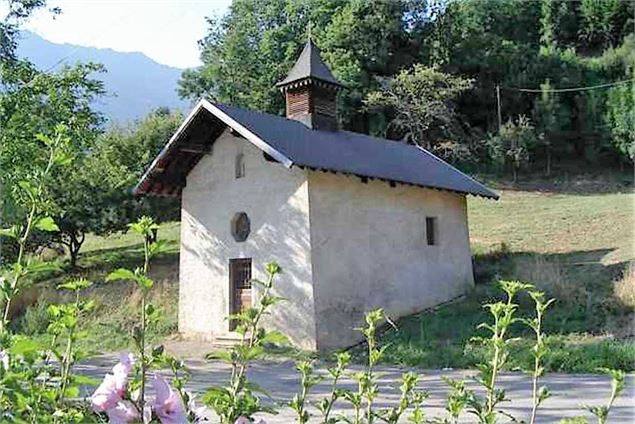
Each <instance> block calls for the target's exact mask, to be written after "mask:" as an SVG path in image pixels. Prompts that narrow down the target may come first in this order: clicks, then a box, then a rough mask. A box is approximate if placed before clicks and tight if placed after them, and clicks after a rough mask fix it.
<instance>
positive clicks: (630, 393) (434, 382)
mask: <svg viewBox="0 0 635 424" xmlns="http://www.w3.org/2000/svg"><path fill="white" fill-rule="evenodd" d="M115 362H116V358H115V357H114V356H102V357H97V358H95V359H92V360H91V361H90V362H89V363H87V364H83V365H80V366H78V369H77V371H79V372H82V373H86V374H89V375H92V376H99V377H100V376H102V375H103V374H104V373H105V372H108V371H109V369H110V368H111V367H112V366H113V365H114V363H115ZM186 363H187V365H188V366H189V367H190V369H191V370H192V380H191V381H190V384H189V388H190V389H191V390H192V391H193V392H195V393H201V392H204V391H205V389H206V388H207V387H209V386H210V385H220V384H224V383H225V382H226V381H227V378H228V375H229V373H228V370H229V369H228V367H227V366H226V365H225V364H223V363H219V362H215V361H214V362H212V361H204V360H200V359H189V360H186ZM317 368H318V372H319V373H324V368H323V367H317ZM358 369H360V368H359V367H353V370H358ZM404 371H405V369H402V368H397V367H387V366H382V367H379V368H378V372H379V373H380V374H381V379H380V392H381V395H380V397H379V399H378V402H377V403H378V406H380V407H382V406H383V407H387V406H392V405H393V404H394V402H395V401H396V400H397V399H398V396H399V393H398V390H396V389H395V388H394V384H395V382H396V381H398V379H399V377H400V375H401V373H402V372H404ZM417 372H418V373H419V375H420V376H421V377H420V384H419V386H420V387H421V388H422V389H424V390H427V391H428V392H429V393H430V397H429V398H428V400H426V402H425V406H426V409H425V410H426V415H427V416H428V417H429V418H430V417H442V416H444V413H443V412H444V410H443V407H444V399H445V397H446V394H447V392H448V390H447V387H446V385H445V383H443V381H442V380H441V378H440V377H441V376H447V377H450V378H460V377H464V376H469V375H473V374H474V371H456V370H452V371H437V370H430V371H428V370H417ZM249 377H250V379H252V380H253V381H254V382H256V383H257V384H259V385H261V386H262V387H264V388H265V389H266V390H268V391H269V393H270V394H271V395H272V397H273V399H274V400H275V401H277V402H280V403H282V402H285V401H288V400H289V399H291V398H292V397H293V395H294V394H295V393H296V391H297V389H298V384H299V380H298V374H297V372H296V371H295V366H294V363H293V362H291V361H282V362H258V363H255V364H254V365H253V366H252V368H251V369H250V372H249ZM500 382H501V386H503V387H504V388H505V389H506V390H507V394H508V397H509V398H511V399H512V401H511V402H507V403H505V407H504V408H503V409H504V410H505V411H507V412H509V413H511V414H512V415H514V416H515V417H516V418H518V419H525V420H526V419H527V417H528V415H529V410H530V409H529V408H530V404H531V384H530V379H529V378H528V377H527V376H526V375H523V374H520V373H506V374H503V375H502V377H501V379H500ZM542 383H543V384H546V385H547V386H548V387H549V389H550V390H551V392H552V393H553V395H552V397H551V398H549V399H547V400H546V401H545V402H544V404H543V406H542V407H541V410H540V411H539V412H540V413H539V420H538V422H540V423H551V422H557V421H559V420H560V419H561V418H563V417H572V416H576V415H584V416H587V417H588V418H589V422H594V420H593V417H592V416H591V415H589V414H587V413H586V412H585V411H583V410H581V409H580V405H581V404H583V403H586V404H589V405H603V404H605V402H606V400H607V399H608V396H609V394H610V390H611V389H610V380H609V379H608V378H607V377H605V376H602V375H590V374H574V375H572V374H548V375H547V376H546V377H545V378H544V379H543V381H542ZM343 385H344V386H346V387H350V388H354V387H356V386H355V383H354V382H353V381H352V380H351V379H346V380H344V381H343ZM470 386H471V387H476V386H474V385H472V384H470ZM328 390H329V388H328V384H327V383H324V384H320V385H318V386H316V387H315V388H314V389H313V395H312V396H311V400H312V401H315V400H317V399H320V398H321V397H323V396H325V394H326V393H328ZM338 406H339V409H338V411H341V412H345V410H346V409H345V408H346V406H347V405H344V404H339V405H338ZM313 412H316V411H315V410H313ZM263 417H264V418H265V419H266V421H267V423H268V424H278V423H279V424H283V423H292V422H294V415H293V413H292V411H290V410H289V409H288V408H285V409H283V410H282V411H281V412H280V414H278V415H276V416H263ZM310 422H311V423H312V422H318V420H317V419H314V420H311V421H310ZM404 422H406V421H405V420H404ZM464 422H466V423H470V422H474V420H473V419H471V418H470V417H465V420H464ZM609 422H610V423H635V375H629V376H628V377H627V387H626V390H625V391H624V393H623V394H622V396H621V397H620V398H619V399H618V400H617V401H616V403H615V405H614V408H613V409H612V411H611V416H610V420H609Z"/></svg>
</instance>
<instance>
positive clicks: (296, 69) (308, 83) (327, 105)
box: [277, 40, 342, 131]
mask: <svg viewBox="0 0 635 424" xmlns="http://www.w3.org/2000/svg"><path fill="white" fill-rule="evenodd" d="M277 86H278V87H279V88H280V90H281V91H282V92H283V93H284V94H285V97H286V106H287V118H289V119H295V120H297V121H300V122H302V123H304V124H305V125H306V126H308V127H309V128H312V129H316V130H327V131H336V130H337V92H338V91H339V90H340V89H341V88H342V84H341V83H340V82H339V81H338V80H337V79H336V78H335V77H334V76H333V74H332V73H331V71H330V70H329V68H328V67H327V66H326V64H324V62H323V61H322V57H321V56H320V50H319V49H318V48H317V47H316V46H315V44H313V42H312V41H311V40H309V42H308V43H307V44H306V45H305V46H304V50H302V53H301V54H300V57H299V58H298V60H297V62H296V63H295V65H293V68H291V71H290V72H289V75H287V77H286V78H285V79H284V80H282V81H280V82H279V83H278V84H277Z"/></svg>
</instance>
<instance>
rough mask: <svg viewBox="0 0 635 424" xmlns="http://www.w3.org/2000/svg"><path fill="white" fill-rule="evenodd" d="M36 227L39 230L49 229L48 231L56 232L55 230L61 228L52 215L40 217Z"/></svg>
mask: <svg viewBox="0 0 635 424" xmlns="http://www.w3.org/2000/svg"><path fill="white" fill-rule="evenodd" d="M35 228H37V229H38V230H41V231H47V232H54V231H59V230H60V228H59V227H58V226H57V224H56V223H55V221H54V220H53V218H51V217H50V216H45V217H42V218H40V219H38V221H37V222H36V223H35Z"/></svg>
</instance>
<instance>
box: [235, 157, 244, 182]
mask: <svg viewBox="0 0 635 424" xmlns="http://www.w3.org/2000/svg"><path fill="white" fill-rule="evenodd" d="M244 176H245V157H244V156H243V154H242V153H238V154H237V155H236V178H242V177H244Z"/></svg>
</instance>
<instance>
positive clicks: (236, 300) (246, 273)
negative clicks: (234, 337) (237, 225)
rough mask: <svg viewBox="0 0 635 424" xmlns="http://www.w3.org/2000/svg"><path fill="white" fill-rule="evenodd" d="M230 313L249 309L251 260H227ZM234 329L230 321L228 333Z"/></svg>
mask: <svg viewBox="0 0 635 424" xmlns="http://www.w3.org/2000/svg"><path fill="white" fill-rule="evenodd" d="M229 288H230V290H229V296H230V299H229V305H230V313H231V314H238V313H240V312H242V311H244V310H246V309H247V308H250V307H251V258H240V259H230V260H229ZM235 329H236V321H235V320H230V322H229V331H233V330H235Z"/></svg>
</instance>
